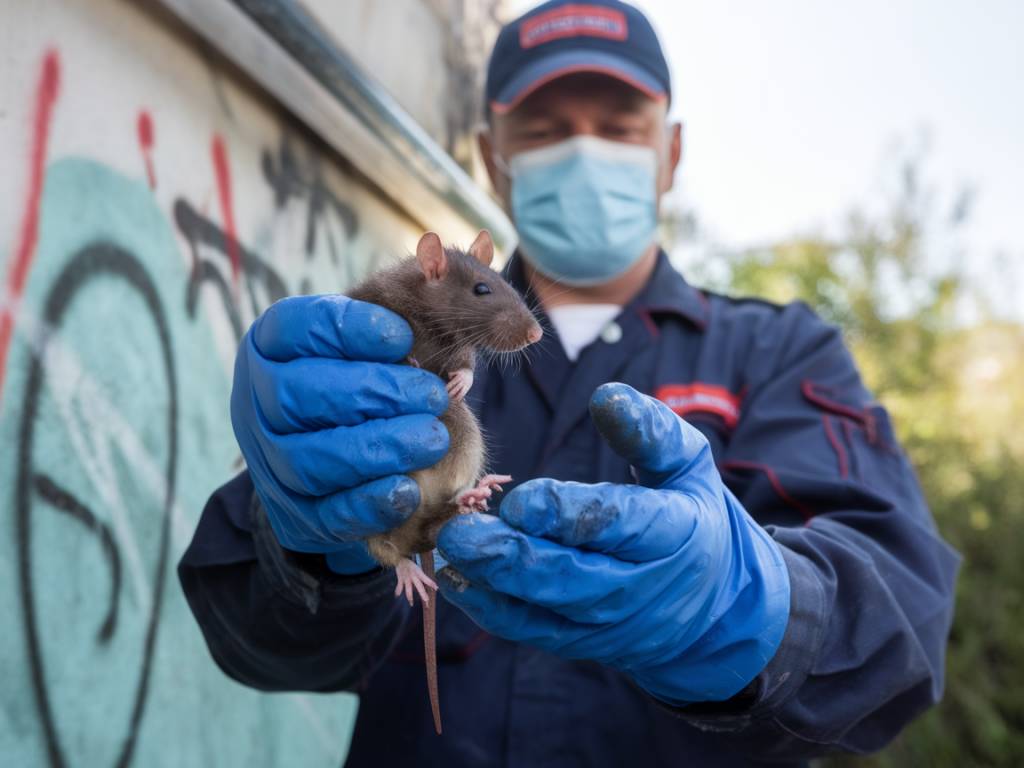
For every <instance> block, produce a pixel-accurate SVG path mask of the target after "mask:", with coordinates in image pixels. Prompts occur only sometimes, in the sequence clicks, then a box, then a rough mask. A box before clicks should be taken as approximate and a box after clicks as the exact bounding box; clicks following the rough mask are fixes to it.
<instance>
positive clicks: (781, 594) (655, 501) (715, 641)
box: [438, 384, 789, 705]
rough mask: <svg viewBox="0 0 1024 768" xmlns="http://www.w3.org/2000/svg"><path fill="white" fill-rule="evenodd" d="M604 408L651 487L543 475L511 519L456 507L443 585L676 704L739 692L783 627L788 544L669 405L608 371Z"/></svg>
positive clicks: (596, 409)
mask: <svg viewBox="0 0 1024 768" xmlns="http://www.w3.org/2000/svg"><path fill="white" fill-rule="evenodd" d="M590 412H591V415H592V417H593V419H594V421H595V423H596V424H597V427H598V429H599V430H600V432H601V434H602V435H603V436H604V438H605V439H606V440H607V441H608V443H609V444H610V445H611V446H612V448H613V449H614V450H615V451H616V452H617V453H618V454H619V455H621V456H622V457H623V458H625V459H628V460H629V462H630V464H632V465H633V467H634V468H635V469H636V472H637V476H638V480H639V483H640V484H639V485H617V484H612V483H598V484H596V485H586V484H583V483H569V482H557V481H555V480H551V479H548V478H543V479H537V480H531V481H529V482H526V483H523V484H522V485H521V486H519V487H518V488H516V489H514V490H513V491H512V492H511V493H510V494H509V495H508V497H507V498H506V499H505V500H504V501H503V502H502V504H501V508H500V510H499V513H498V516H493V515H480V514H469V515H460V516H458V517H456V518H454V519H453V520H451V521H450V522H449V523H448V524H447V525H445V527H444V528H442V529H441V533H440V537H439V539H438V550H439V551H440V553H441V554H442V555H443V556H444V557H445V558H446V559H447V561H448V566H447V567H445V568H444V569H443V570H442V571H441V572H440V574H439V578H438V582H439V584H440V587H441V589H442V590H443V592H444V595H445V597H446V598H447V599H448V600H449V601H450V602H452V603H454V604H455V605H457V606H459V607H460V608H461V609H462V610H463V611H465V612H466V613H467V614H468V615H469V616H470V617H471V618H472V619H473V620H474V621H475V622H476V623H478V624H479V625H480V626H481V627H482V628H483V629H485V630H487V631H488V632H491V633H492V634H495V635H498V636H500V637H504V638H507V639H509V640H513V641H516V642H523V643H528V644H531V645H535V646H538V647H540V648H544V649H546V650H548V651H551V652H552V653H555V654H558V655H560V656H564V657H566V658H570V659H592V660H595V661H598V662H601V663H603V664H605V665H607V666H609V667H614V668H616V669H619V670H622V671H623V672H626V673H627V674H629V675H630V676H632V678H633V679H634V680H635V681H636V682H637V683H638V684H639V685H640V686H641V687H642V688H643V689H644V690H646V691H647V692H648V693H650V694H652V695H653V696H656V697H657V698H659V699H661V700H662V701H665V702H668V703H669V704H674V705H684V704H687V703H692V702H698V701H721V700H724V699H727V698H729V697H731V696H733V695H734V694H736V693H737V692H739V691H741V690H742V689H743V688H744V687H745V686H746V685H747V684H748V683H749V682H750V681H751V680H753V679H754V678H755V677H756V676H757V674H758V673H759V672H760V671H761V670H762V669H763V668H764V667H765V666H766V665H767V663H768V661H769V660H770V659H771V658H772V656H773V654H774V653H775V651H776V649H777V648H778V646H779V643H780V642H781V640H782V635H783V633H784V631H785V629H786V624H787V622H788V618H789V574H788V572H787V570H786V565H785V563H784V561H783V559H782V553H781V552H780V550H779V547H778V545H777V544H775V542H774V541H773V540H772V539H771V537H769V535H768V534H767V532H766V531H765V530H764V529H763V528H761V527H760V526H759V525H758V524H757V523H755V522H754V521H753V520H752V519H751V518H750V517H749V515H747V513H746V511H745V510H744V509H743V507H742V506H741V505H740V503H739V501H737V500H736V498H735V497H734V496H733V495H732V493H730V492H729V490H728V489H726V488H725V487H724V486H723V485H722V481H721V478H720V476H719V474H718V470H717V469H716V467H715V464H714V460H713V458H712V455H711V448H710V447H709V445H708V442H707V440H706V439H705V438H704V436H703V435H702V434H701V433H700V432H698V431H697V430H696V429H695V428H693V427H692V426H690V425H689V424H687V423H686V422H685V421H683V420H682V419H680V418H679V417H678V416H676V415H675V414H674V413H673V412H672V411H671V410H669V408H668V407H667V406H665V405H663V404H662V403H660V402H658V401H656V400H654V399H652V398H649V397H646V396H644V395H641V394H639V393H638V392H636V390H634V389H632V388H630V387H628V386H626V385H625V384H605V385H603V386H601V387H599V388H598V389H597V390H596V391H595V393H594V396H593V397H592V398H591V401H590Z"/></svg>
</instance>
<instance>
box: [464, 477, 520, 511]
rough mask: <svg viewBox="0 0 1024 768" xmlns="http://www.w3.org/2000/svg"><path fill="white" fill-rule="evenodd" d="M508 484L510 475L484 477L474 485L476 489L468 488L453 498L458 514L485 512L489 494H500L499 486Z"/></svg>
mask: <svg viewBox="0 0 1024 768" xmlns="http://www.w3.org/2000/svg"><path fill="white" fill-rule="evenodd" d="M510 482H512V477H511V476H510V475H484V476H483V477H481V478H480V482H479V483H477V484H476V488H470V489H469V490H468V491H463V492H462V493H460V494H459V495H458V496H456V497H455V504H456V506H457V507H458V508H459V513H460V514H463V515H464V514H466V513H468V512H486V511H487V501H488V499H490V498H491V494H492V493H494V492H495V491H497V492H498V493H501V484H502V483H510Z"/></svg>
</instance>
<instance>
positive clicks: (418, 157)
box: [158, 0, 516, 254]
mask: <svg viewBox="0 0 1024 768" xmlns="http://www.w3.org/2000/svg"><path fill="white" fill-rule="evenodd" d="M158 1H159V2H160V4H161V5H163V6H165V7H166V8H167V9H169V10H170V11H171V12H172V13H173V14H174V15H175V16H177V17H178V18H179V19H181V20H182V21H183V22H184V23H185V24H186V25H188V26H189V27H190V28H191V29H193V30H194V31H195V32H196V33H198V34H199V35H200V36H201V37H203V38H204V39H205V40H207V41H208V42H209V43H210V44H211V45H212V46H213V47H214V48H216V49H217V50H218V51H220V53H221V54H223V55H224V56H225V57H226V58H228V59H230V60H231V61H232V62H234V63H235V64H237V65H238V66H239V67H240V68H241V69H243V70H244V71H245V72H246V73H247V74H248V75H249V77H251V78H252V79H253V80H254V81H255V82H257V83H258V84H259V85H260V86H262V87H263V88H264V89H265V90H266V91H267V92H268V93H270V94H271V95H272V96H274V98H276V99H277V100H278V101H279V102H280V103H281V104H283V105H284V106H285V107H286V108H287V109H288V110H289V111H290V112H292V113H293V114H294V115H295V116H296V117H297V118H299V119H300V120H302V121H303V122H304V123H305V124H306V125H308V126H309V127H310V128H311V129H312V130H313V131H315V132H316V133H317V134H318V135H319V136H320V137H321V138H322V139H323V140H324V142H326V143H327V144H328V145H330V146H331V147H332V148H333V149H335V150H336V151H337V152H338V153H339V154H341V155H342V156H344V157H345V158H346V159H347V160H348V161H349V162H351V163H352V165H354V166H355V167H356V168H358V169H359V170H360V171H361V172H362V173H363V174H365V175H366V176H367V177H368V178H370V179H372V180H373V182H374V183H375V184H377V185H378V186H379V187H380V188H381V189H382V190H383V191H384V193H385V194H386V195H387V196H388V197H389V198H390V199H391V200H392V201H393V202H394V203H395V204H397V205H398V206H399V207H400V208H402V209H404V210H405V211H406V212H407V213H408V214H409V215H410V216H411V217H412V218H413V219H414V220H415V221H416V222H417V223H419V224H420V225H421V226H422V227H423V228H424V229H433V230H437V231H438V232H439V233H440V234H441V235H442V237H444V238H445V239H453V240H454V239H472V235H474V234H475V233H476V230H478V229H484V228H486V229H489V230H490V231H491V234H492V236H493V237H494V241H495V244H496V245H497V246H498V248H499V249H500V250H501V251H503V252H505V253H506V254H507V253H510V252H511V250H512V249H513V248H514V247H515V244H516V234H515V230H514V229H513V227H512V224H511V222H509V220H508V218H507V217H506V216H505V214H504V212H503V211H502V210H501V208H499V207H498V206H497V205H496V204H495V203H494V201H493V200H491V198H490V197H489V196H488V195H487V194H486V193H485V192H484V191H483V190H482V189H481V188H480V187H479V185H477V183H476V182H475V181H473V180H472V179H471V178H470V177H469V176H468V175H467V174H466V173H465V171H463V170H462V169H461V168H460V167H459V166H458V164H456V163H455V161H454V160H452V158H451V157H449V155H448V153H446V152H445V151H444V150H443V149H442V148H441V147H440V146H438V144H437V143H436V142H435V141H434V140H433V139H432V138H431V137H430V136H429V135H428V134H427V133H426V132H425V131H424V130H423V129H422V128H421V127H420V126H419V124H418V123H417V122H416V121H415V120H414V119H413V118H412V117H411V116H410V115H409V114H408V113H407V112H406V111H405V110H404V109H402V107H400V106H399V105H398V103H397V102H396V101H395V100H394V99H393V98H392V97H391V96H390V95H389V94H388V93H387V91H386V90H385V89H384V88H383V86H381V85H380V84H379V83H377V82H376V81H375V80H373V79H372V78H371V77H370V76H369V75H368V74H366V73H365V72H364V71H363V70H362V68H361V67H360V66H359V64H358V63H357V62H356V61H355V60H354V59H353V58H352V57H351V56H350V55H349V54H348V53H347V52H345V51H344V50H342V49H341V48H340V47H339V45H338V44H337V43H336V42H335V41H334V40H332V39H331V37H330V35H329V34H328V33H327V32H326V31H325V30H324V29H323V28H322V27H321V26H320V24H319V23H318V22H317V20H316V19H315V18H314V17H313V16H311V15H310V13H309V12H308V11H307V10H306V9H304V8H303V7H302V6H301V5H300V4H299V3H297V2H294V0H234V1H233V2H232V1H231V0H158Z"/></svg>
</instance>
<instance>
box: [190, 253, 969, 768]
mask: <svg viewBox="0 0 1024 768" xmlns="http://www.w3.org/2000/svg"><path fill="white" fill-rule="evenodd" d="M507 274H508V277H509V279H510V281H511V282H512V283H513V284H514V285H516V287H517V288H519V289H520V290H522V291H524V292H525V291H526V283H525V279H524V275H523V270H522V266H521V264H520V263H519V262H518V261H517V260H515V259H513V261H512V263H511V265H510V267H509V269H508V273H507ZM895 364H898V361H895ZM607 381H622V382H625V383H627V384H629V385H631V386H633V387H635V388H636V389H638V390H640V391H643V392H646V393H648V394H651V395H653V396H655V397H658V398H660V399H662V400H664V401H665V402H666V403H668V404H669V405H670V406H671V407H672V408H673V409H674V410H675V411H676V412H677V413H679V414H680V415H681V416H683V417H684V418H686V419H687V420H688V421H690V422H691V423H693V424H694V425H696V427H697V428H698V429H700V430H701V431H702V432H703V433H704V434H705V435H706V436H707V438H708V440H709V441H710V443H711V447H712V450H713V452H714V456H715V460H716V463H717V465H718V468H719V470H720V472H721V474H722V477H723V478H724V480H725V483H726V484H727V485H728V486H729V488H731V489H732V491H733V492H734V493H735V494H736V497H737V498H738V499H739V500H740V501H741V502H742V503H743V505H744V507H745V508H746V509H747V511H748V512H750V514H751V515H752V516H753V518H754V519H755V520H757V521H758V522H759V523H760V524H762V525H764V526H765V527H766V528H767V529H768V531H769V532H770V534H771V535H772V536H773V537H774V539H775V540H776V541H777V542H778V543H779V545H780V546H781V549H782V551H783V554H784V556H785V558H786V562H787V565H788V567H789V574H790V582H791V592H792V597H791V606H790V617H789V624H788V627H787V630H786V634H785V637H784V638H783V641H782V644H781V645H780V647H779V649H778V651H777V653H776V655H775V657H774V658H773V659H772V661H771V662H770V663H769V664H768V666H767V667H766V668H765V670H764V671H763V672H762V673H761V674H760V675H759V676H758V677H757V678H756V679H755V680H754V681H753V682H752V683H751V684H750V685H749V686H747V688H746V689H745V690H744V691H742V692H741V693H740V694H738V695H737V696H735V697H734V698H733V699H730V700H729V701H726V702H718V703H707V704H696V705H693V706H690V707H686V708H682V709H675V708H672V707H669V706H667V705H664V704H662V703H660V702H658V701H656V700H655V699H653V698H652V697H650V696H649V695H647V694H646V693H644V692H643V691H641V690H640V689H639V688H638V687H636V686H635V685H633V684H632V683H631V681H630V680H629V679H628V678H627V677H626V676H625V675H624V674H622V673H619V672H616V671H614V670H611V669H607V668H605V667H602V666H600V665H598V664H596V663H592V662H586V661H567V660H564V659H561V658H558V657H556V656H553V655H551V654H548V653H546V652H543V651H540V650H537V649H535V648H532V647H529V646H525V645H517V644H515V643H511V642H508V641H506V640H503V639H502V638H500V637H493V636H490V635H488V634H487V633H485V632H483V631H481V630H480V629H479V628H478V627H477V626H476V625H475V624H473V622H472V621H470V620H469V619H468V618H467V617H466V616H465V615H464V614H462V613H461V612H460V611H459V610H458V609H456V608H454V607H453V606H452V605H450V604H448V603H447V602H446V601H444V600H440V601H439V604H438V614H437V619H438V640H437V641H438V660H439V665H440V668H439V681H440V694H441V711H442V714H443V718H444V735H442V736H437V735H435V734H434V731H433V725H432V720H431V715H430V709H429V704H428V700H427V692H426V684H425V682H424V667H423V648H422V634H421V633H422V625H421V619H420V611H419V607H418V605H417V608H416V609H410V608H409V606H408V604H407V603H405V601H404V600H401V599H395V598H394V597H393V594H392V590H393V585H394V575H393V573H392V572H390V571H382V570H376V571H374V572H371V573H368V574H365V575H361V576H351V577H345V576H340V575H336V574H333V573H332V572H330V571H329V570H328V569H327V568H326V566H325V564H324V561H323V558H322V557H321V556H316V555H296V554H295V553H291V552H286V551H284V550H282V549H281V547H280V546H279V545H278V544H277V542H276V539H275V538H274V537H273V534H272V533H271V532H270V529H269V526H268V525H267V522H266V519H265V515H264V513H263V511H262V509H261V507H260V505H259V502H258V501H257V500H256V499H255V496H254V493H253V489H252V483H251V480H250V479H249V476H248V474H246V473H243V474H242V475H240V476H238V477H237V478H235V479H234V480H233V481H231V482H230V483H228V484H227V485H225V486H224V487H222V488H221V489H219V490H218V491H217V492H216V493H215V494H214V495H213V496H212V498H211V499H210V500H209V502H208V504H207V506H206V509H205V510H204V512H203V515H202V518H201V520H200V523H199V527H198V530H197V531H196V535H195V538H194V540H193V542H192V544H191V546H190V548H189V549H188V551H187V552H186V553H185V556H184V558H183V559H182V561H181V564H180V566H179V575H180V578H181V582H182V584H183V586H184V590H185V595H186V597H187V598H188V601H189V604H190V605H191V607H192V611H193V612H194V614H195V616H196V618H197V620H198V622H199V624H200V626H201V627H202V631H203V634H204V636H205V637H206V641H207V643H208V645H209V647H210V651H211V653H212V655H213V658H214V659H215V660H216V661H217V663H218V664H219V665H220V666H221V668H222V669H223V670H224V671H225V672H226V673H227V674H228V675H230V676H231V677H233V678H235V679H236V680H239V681H241V682H242V683H245V684H246V685H249V686H252V687H254V688H258V689H261V690H266V691H286V690H306V691H342V690H345V691H354V692H356V693H357V694H358V695H359V714H358V719H357V721H356V725H355V732H354V735H353V738H352V744H351V749H350V752H349V756H348V760H347V763H346V765H348V766H358V767H361V766H401V767H402V768H413V767H414V766H431V765H438V766H446V768H456V767H457V766H508V767H509V768H540V767H541V766H559V767H561V766H590V767H600V766H662V765H664V766H668V765H693V766H733V765H759V764H761V763H766V764H767V763H771V764H773V765H778V764H791V765H799V764H802V763H803V762H805V761H806V760H807V759H808V758H810V757H813V756H816V755H820V754H823V753H826V752H829V751H834V750H851V751H869V750H874V749H878V748H880V747H881V746H883V745H884V744H885V743H886V742H887V741H889V740H890V739H891V738H892V737H893V736H894V735H895V734H896V733H897V732H898V731H899V729H900V728H901V727H902V726H903V725H905V724H906V723H907V722H908V721H910V720H911V719H912V718H913V717H914V716H916V715H917V714H919V713H920V712H921V711H923V710H924V709H925V708H927V707H928V706H929V705H931V704H932V703H934V702H935V701H936V700H938V698H939V697H940V695H941V692H942V682H943V662H944V653H945V647H946V636H947V634H948V631H949V626H950V621H951V617H952V606H953V586H954V580H955V574H956V570H957V564H958V557H957V556H956V554H955V553H954V552H953V551H952V550H951V549H950V548H949V547H948V546H947V545H946V544H945V543H944V542H943V541H942V540H941V539H940V538H939V536H938V534H937V533H936V530H935V526H934V523H933V521H932V518H931V515H930V513H929V511H928V508H927V506H926V504H925V502H924V500H923V498H922V496H921V491H920V489H919V487H918V484H917V481H916V479H915V476H914V472H913V470H912V469H911V467H910V464H909V463H908V461H907V459H906V457H905V455H904V454H903V452H902V451H901V450H900V448H899V446H898V445H897V444H896V440H895V438H894V436H893V431H892V427H891V426H890V422H889V418H888V416H887V415H886V412H885V411H884V410H883V409H882V408H881V407H880V406H879V405H878V404H877V403H875V402H874V401H873V399H872V397H871V396H870V394H869V393H868V392H867V391H866V390H865V388H864V386H863V385H862V383H861V381H860V377H859V375H858V373H857V370H856V368H855V366H854V363H853V361H852V359H851V357H850V355H849V353H848V352H847V350H846V348H845V346H844V344H843V341H842V338H841V336H840V334H839V333H838V332H837V330H836V329H835V328H833V327H831V326H829V325H827V324H826V323H824V322H822V321H821V320H820V319H819V318H818V317H817V316H816V315H815V314H814V313H813V312H812V311H811V310H810V309H808V307H807V306H806V305H804V304H801V303H794V304H790V305H787V306H777V305H774V304H769V303H767V302H763V301H757V300H735V299H730V298H726V297H723V296H719V295H714V294H709V293H705V292H701V291H699V290H697V289H695V288H694V287H692V286H690V285H689V284H687V283H686V282H685V281H684V280H683V278H682V276H681V275H679V274H678V273H677V272H676V271H675V270H674V269H673V268H672V266H671V265H670V264H669V262H668V259H667V258H666V257H665V256H664V254H660V255H659V259H658V264H657V267H656V270H655V272H654V274H653V276H652V278H651V280H650V281H649V283H648V284H647V286H646V287H645V288H644V290H643V291H642V292H641V293H640V294H639V295H638V296H637V297H636V298H635V299H634V300H633V301H632V302H631V303H630V304H629V305H627V306H626V307H624V308H623V310H622V312H621V314H620V315H619V316H618V317H617V318H616V319H615V320H614V325H613V326H609V327H607V328H606V329H605V332H604V333H603V334H602V335H601V337H600V338H598V339H597V340H596V341H595V342H594V343H592V344H591V345H590V346H588V347H586V348H585V349H584V350H583V351H582V353H581V354H580V356H579V359H578V360H577V361H576V362H575V363H570V362H569V360H568V359H567V358H566V356H565V354H564V352H563V350H562V347H561V344H560V342H559V340H558V338H557V337H556V336H555V335H554V334H553V332H551V331H550V329H548V331H547V332H546V333H545V336H544V338H543V340H542V341H541V342H539V343H538V345H537V348H535V349H533V350H532V352H531V353H530V355H529V359H528V362H527V363H525V365H524V367H523V368H522V369H521V370H519V371H516V370H515V369H512V370H507V371H502V370H497V369H491V370H485V371H479V372H478V376H477V382H476V385H475V386H474V388H473V391H472V392H471V393H470V395H469V401H470V404H471V405H473V406H474V407H475V408H476V409H477V412H478V414H479V416H480V420H481V422H482V423H483V426H484V429H485V431H486V434H487V435H488V436H489V446H490V453H491V457H492V461H491V465H490V469H492V470H493V471H500V472H501V473H503V474H510V475H512V476H513V477H514V478H515V480H516V481H524V480H527V479H529V478H533V477H542V476H545V477H554V478H557V479H561V480H577V481H582V482H598V481H612V482H623V483H629V482H633V481H632V479H631V476H630V470H629V467H628V466H627V464H626V463H625V462H624V461H623V460H622V459H621V458H619V457H618V456H616V455H615V454H614V453H613V452H612V451H611V450H610V449H609V448H608V446H607V445H606V444H605V443H604V442H603V441H602V440H601V438H600V437H599V435H598V433H597V431H596V429H595V428H594V425H593V424H592V422H591V421H590V418H589V416H588V411H587V403H588V400H589V398H590V395H591V393H592V392H593V391H594V388H595V387H597V386H598V385H600V384H603V383H604V382H607Z"/></svg>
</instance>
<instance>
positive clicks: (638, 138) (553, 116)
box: [480, 73, 682, 209]
mask: <svg viewBox="0 0 1024 768" xmlns="http://www.w3.org/2000/svg"><path fill="white" fill-rule="evenodd" d="M680 134H681V128H680V125H679V123H675V124H674V125H671V126H670V125H669V124H668V123H667V121H666V105H665V102H664V101H655V100H654V99H652V98H650V97H648V96H647V95H646V94H644V93H643V92H641V91H639V90H637V89H635V88H633V87H632V86H629V85H627V84H626V83H623V82H622V81H621V80H616V79H615V78H612V77H608V76H606V75H599V74H591V73H580V74H576V75H566V76H565V77H560V78H558V79H557V80H553V81H552V82H550V83H548V84H547V85H545V86H543V87H541V88H538V89H537V90H536V91H534V92H533V93H531V94H530V95H529V96H528V97H527V98H525V99H524V100H523V102H522V103H521V104H519V105H518V106H517V107H516V108H515V109H513V110H512V111H511V112H509V113H507V114H504V115H497V114H495V115H493V116H492V118H491V124H490V130H489V131H484V132H482V133H481V134H480V151H481V153H482V155H483V158H484V163H485V164H486V165H487V172H488V174H489V175H490V177H491V183H492V184H493V185H494V189H495V192H497V194H498V196H499V197H500V198H501V200H502V202H504V204H505V207H506V209H508V208H509V207H510V206H509V201H510V199H511V195H510V185H509V179H508V177H507V176H506V175H505V174H504V173H503V172H502V171H501V170H499V169H498V167H497V166H496V165H495V162H494V157H493V156H494V155H498V156H499V157H500V158H501V159H502V160H504V161H505V162H506V163H507V162H508V159H509V158H510V157H512V156H513V155H515V154H516V153H518V152H522V151H524V150H527V149H536V148H537V147H543V146H545V145H547V144H554V143H556V142H559V141H563V140H565V139H568V138H571V137H573V136H597V137H599V138H602V139H608V140H609V141H621V142H623V143H626V144H639V145H641V146H646V147H651V148H652V149H653V150H654V151H655V152H656V153H657V155H658V179H657V183H658V196H659V198H660V197H661V195H662V194H664V193H665V192H667V191H668V190H669V189H671V188H672V177H673V175H674V173H675V170H676V166H677V165H678V164H679V157H680V154H681V149H682V141H681V135H680Z"/></svg>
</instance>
